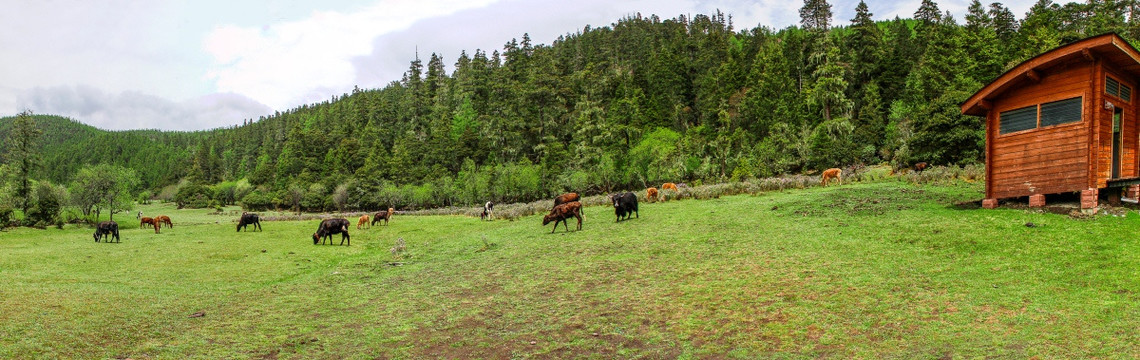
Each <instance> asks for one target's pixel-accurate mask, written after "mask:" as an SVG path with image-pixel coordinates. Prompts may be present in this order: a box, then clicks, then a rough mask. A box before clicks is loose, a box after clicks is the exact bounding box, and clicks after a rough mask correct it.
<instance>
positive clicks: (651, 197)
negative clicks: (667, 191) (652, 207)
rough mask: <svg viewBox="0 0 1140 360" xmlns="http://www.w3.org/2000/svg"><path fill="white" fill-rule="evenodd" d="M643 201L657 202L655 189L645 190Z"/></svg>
mask: <svg viewBox="0 0 1140 360" xmlns="http://www.w3.org/2000/svg"><path fill="white" fill-rule="evenodd" d="M645 200H648V201H657V188H655V187H651V188H648V189H645Z"/></svg>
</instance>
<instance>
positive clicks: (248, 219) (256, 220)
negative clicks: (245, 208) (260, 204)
mask: <svg viewBox="0 0 1140 360" xmlns="http://www.w3.org/2000/svg"><path fill="white" fill-rule="evenodd" d="M250 225H253V226H252V227H253V229H254V230H257V231H261V218H260V217H259V216H257V214H255V213H248V212H243V213H241V219H238V226H237V231H241V230H242V229H243V228H245V229H248V228H249V226H250Z"/></svg>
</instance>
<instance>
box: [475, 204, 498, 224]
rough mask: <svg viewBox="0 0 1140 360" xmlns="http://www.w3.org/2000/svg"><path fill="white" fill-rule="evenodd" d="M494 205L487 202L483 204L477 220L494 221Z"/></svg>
mask: <svg viewBox="0 0 1140 360" xmlns="http://www.w3.org/2000/svg"><path fill="white" fill-rule="evenodd" d="M494 210H495V203H493V202H490V201H488V202H487V203H486V204H483V213H482V214H480V215H479V220H494V219H495V212H494Z"/></svg>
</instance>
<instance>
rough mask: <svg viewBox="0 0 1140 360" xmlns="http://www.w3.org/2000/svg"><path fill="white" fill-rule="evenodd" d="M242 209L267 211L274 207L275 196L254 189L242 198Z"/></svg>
mask: <svg viewBox="0 0 1140 360" xmlns="http://www.w3.org/2000/svg"><path fill="white" fill-rule="evenodd" d="M241 207H242V209H245V210H249V211H265V210H269V209H271V208H273V198H272V197H270V196H269V195H268V194H265V193H264V192H261V191H254V192H251V193H249V194H248V195H246V196H245V197H243V198H242V199H241Z"/></svg>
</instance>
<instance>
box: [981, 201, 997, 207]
mask: <svg viewBox="0 0 1140 360" xmlns="http://www.w3.org/2000/svg"><path fill="white" fill-rule="evenodd" d="M997 207H998V202H997V199H984V200H982V208H985V209H997Z"/></svg>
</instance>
